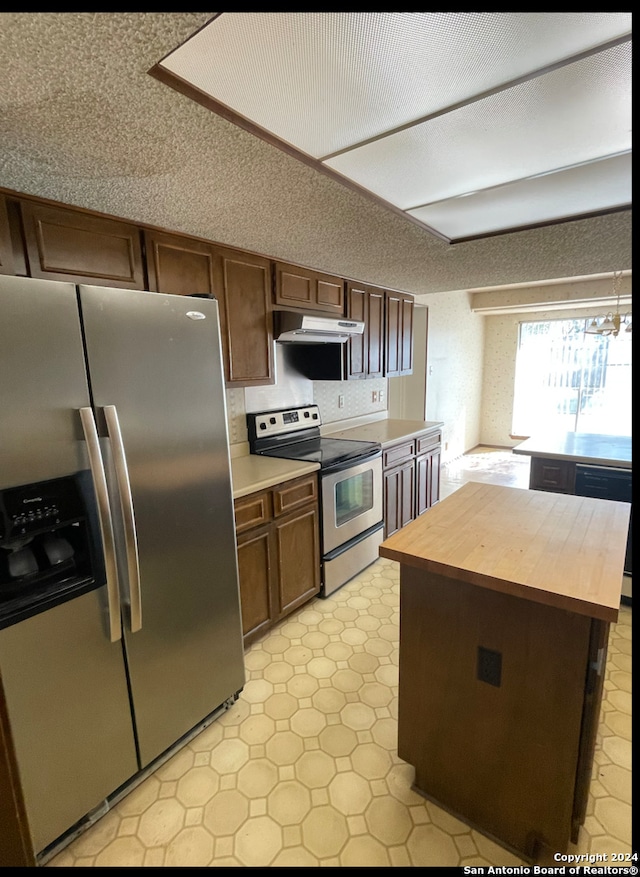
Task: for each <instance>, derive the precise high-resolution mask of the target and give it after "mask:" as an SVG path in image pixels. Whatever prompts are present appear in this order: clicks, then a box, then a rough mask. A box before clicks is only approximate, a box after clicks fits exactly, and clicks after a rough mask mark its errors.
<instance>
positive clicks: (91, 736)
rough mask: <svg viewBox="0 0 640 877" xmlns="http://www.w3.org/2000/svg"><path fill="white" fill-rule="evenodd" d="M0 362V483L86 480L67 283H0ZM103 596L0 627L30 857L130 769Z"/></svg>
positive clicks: (121, 683)
mask: <svg viewBox="0 0 640 877" xmlns="http://www.w3.org/2000/svg"><path fill="white" fill-rule="evenodd" d="M0 357H1V363H2V364H1V367H0V398H1V399H2V411H1V414H0V488H6V487H11V486H14V485H19V484H24V483H31V482H33V481H36V480H37V481H46V480H49V479H53V478H58V477H62V476H65V475H72V474H74V473H76V472H78V471H83V472H84V473H85V474H86V475H87V477H86V478H83V483H84V484H86V485H88V484H89V482H90V479H89V477H88V473H87V472H85V470H87V469H88V466H89V462H88V455H87V451H86V444H85V441H84V437H83V432H82V424H81V418H80V414H79V409H81V408H84V407H86V406H88V405H89V404H90V400H89V388H88V384H87V377H86V370H85V359H84V352H83V346H82V336H81V329H80V321H79V317H78V302H77V296H76V287H75V286H74V285H72V284H69V283H58V282H55V281H51V280H39V279H38V280H33V279H31V278H24V277H4V276H0ZM89 489H90V488H89V487H88V486H87V491H89ZM86 499H87V501H88V502H90V503H94V502H95V497H94V496H93V495H90V496H89V495H88V496H87V497H86ZM103 574H104V571H103V570H102V569H101V570H100V571H99V575H100V576H103ZM106 590H107V589H106V587H105V585H104V584H103V585H102V586H101V587H98V588H97V589H95V590H93V591H90V592H89V593H87V594H84V595H82V596H80V597H76V598H75V599H72V600H69V601H68V602H66V603H63V604H61V605H59V606H55V607H53V608H51V609H48V610H47V611H46V612H43V613H41V614H39V615H35V616H33V617H31V618H27V619H26V620H24V621H20V622H18V623H17V624H14V625H13V626H10V627H6V628H5V629H3V630H1V631H0V678H1V680H2V684H3V687H4V691H5V696H6V701H7V710H8V713H9V720H10V723H11V729H12V737H13V742H14V745H15V749H16V754H17V761H18V769H19V772H20V777H21V781H22V783H23V786H24V794H25V800H26V806H27V814H28V818H29V825H30V829H31V832H32V834H33V838H34V844H35V850H36V851H41V850H42V849H43V847H44V846H46V845H47V844H49V843H50V842H51V841H53V840H54V839H55V838H56V836H57V835H58V834H59V833H60V832H62V831H65V830H66V829H68V828H69V827H70V826H71V825H72V824H73V823H74V822H75V821H76V820H77V819H79V818H81V817H82V816H84V814H85V813H86V812H87V811H88V810H90V809H92V808H93V807H95V806H96V805H97V804H98V803H100V801H102V800H103V799H104V798H105V797H106V796H107V795H109V794H111V792H113V790H114V789H115V788H117V786H118V785H119V784H120V783H122V782H123V780H125V779H127V778H128V777H130V776H132V775H133V774H134V773H135V771H136V770H137V761H136V752H135V740H134V736H133V726H132V720H131V710H130V707H129V700H128V692H127V684H126V675H125V672H124V661H123V654H122V642H121V641H117V642H115V643H112V642H111V641H110V632H109V614H108V612H109V603H108V600H107V593H106Z"/></svg>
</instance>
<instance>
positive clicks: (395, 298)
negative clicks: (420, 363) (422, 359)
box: [385, 291, 414, 378]
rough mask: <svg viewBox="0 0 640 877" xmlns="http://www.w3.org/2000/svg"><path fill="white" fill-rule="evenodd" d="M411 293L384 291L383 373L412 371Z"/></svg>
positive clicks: (390, 375)
mask: <svg viewBox="0 0 640 877" xmlns="http://www.w3.org/2000/svg"><path fill="white" fill-rule="evenodd" d="M413 308H414V300H413V296H412V295H408V294H407V293H403V292H389V291H387V292H386V293H385V375H386V377H388V378H392V377H399V376H401V375H410V374H411V373H412V371H413Z"/></svg>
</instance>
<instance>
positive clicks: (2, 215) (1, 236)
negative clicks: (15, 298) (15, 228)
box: [0, 195, 14, 274]
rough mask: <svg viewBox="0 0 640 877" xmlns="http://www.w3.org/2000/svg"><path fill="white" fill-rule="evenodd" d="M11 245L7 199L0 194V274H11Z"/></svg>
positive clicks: (12, 271)
mask: <svg viewBox="0 0 640 877" xmlns="http://www.w3.org/2000/svg"><path fill="white" fill-rule="evenodd" d="M13 273H14V264H13V246H12V244H11V232H10V231H9V212H8V210H7V199H6V198H5V197H4V195H0V274H13Z"/></svg>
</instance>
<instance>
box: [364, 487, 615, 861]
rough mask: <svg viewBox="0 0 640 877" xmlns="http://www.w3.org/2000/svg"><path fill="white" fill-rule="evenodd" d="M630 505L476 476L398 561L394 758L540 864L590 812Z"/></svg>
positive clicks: (414, 527)
mask: <svg viewBox="0 0 640 877" xmlns="http://www.w3.org/2000/svg"><path fill="white" fill-rule="evenodd" d="M628 522H629V506H628V505H627V504H625V503H618V502H603V501H602V500H596V499H593V498H590V497H577V496H568V495H564V494H558V493H550V492H542V491H532V490H523V489H520V488H512V487H501V486H497V485H491V484H480V483H477V482H468V483H467V484H465V485H464V486H463V487H461V488H460V489H459V490H457V491H455V492H454V493H453V494H451V495H450V496H448V497H447V498H446V499H444V500H442V501H441V502H440V503H438V504H437V505H436V506H434V507H433V508H432V509H430V510H429V511H428V512H427V513H426V514H424V515H423V516H421V517H420V518H418V519H417V520H415V521H413V522H411V523H410V524H408V525H407V526H405V527H404V528H403V529H402V530H400V531H399V532H398V533H396V534H394V535H393V536H391V537H390V538H389V539H387V540H386V541H385V542H383V543H382V545H381V546H380V549H379V551H380V555H381V556H383V557H387V558H390V559H392V560H396V561H398V562H399V563H400V661H399V664H400V682H399V713H398V755H399V756H400V757H401V758H402V759H404V760H405V761H407V762H408V763H409V764H411V765H413V766H414V768H415V778H414V789H415V790H416V791H418V792H420V793H421V794H423V795H424V796H426V797H427V798H430V799H432V800H434V801H435V802H437V803H438V804H439V805H440V806H442V807H444V808H445V809H447V810H449V811H450V812H451V813H453V814H454V815H455V816H457V817H458V818H460V819H462V820H463V821H465V822H467V823H468V824H470V825H471V826H473V827H475V828H477V829H478V830H480V831H482V832H483V833H485V834H487V835H488V836H490V837H492V838H493V839H495V840H496V841H498V842H500V843H501V844H503V845H504V846H506V847H507V848H508V849H510V850H512V851H514V852H516V853H517V854H518V855H520V856H523V857H525V858H527V859H529V860H531V861H536V860H538V859H539V858H541V857H542V856H543V855H548V854H549V853H553V852H564V851H566V848H567V845H568V843H569V841H570V840H571V841H572V842H576V841H577V838H578V831H579V828H580V825H581V824H582V823H583V822H584V819H585V814H586V805H587V797H588V790H589V782H590V777H591V768H592V763H593V753H594V748H595V737H596V729H597V724H598V716H599V711H600V703H601V699H602V687H603V673H604V666H605V661H606V652H607V643H608V635H609V625H610V623H611V622H615V621H616V620H617V617H618V607H619V604H620V589H621V583H622V573H623V560H624V551H625V544H626V538H627V527H628Z"/></svg>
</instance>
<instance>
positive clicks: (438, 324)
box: [389, 291, 484, 463]
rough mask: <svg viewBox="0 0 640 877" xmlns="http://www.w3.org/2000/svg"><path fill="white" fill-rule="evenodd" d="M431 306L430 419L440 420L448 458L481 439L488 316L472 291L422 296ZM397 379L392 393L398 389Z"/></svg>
mask: <svg viewBox="0 0 640 877" xmlns="http://www.w3.org/2000/svg"><path fill="white" fill-rule="evenodd" d="M416 302H417V303H419V304H421V305H426V307H427V308H428V309H429V319H428V325H429V328H428V349H427V380H426V392H427V405H426V419H427V420H440V421H442V422H443V423H444V427H443V430H442V462H443V463H446V462H447V461H448V460H452V459H454V458H455V457H458V456H460V454H464V453H465V451H468V450H470V449H471V448H474V447H476V445H478V444H480V440H481V436H480V420H481V416H480V415H481V410H480V404H481V399H482V361H483V350H484V319H483V318H482V317H481V316H479V315H478V314H474V313H473V312H472V311H471V309H470V307H469V295H468V293H467V292H466V291H460V292H447V293H433V294H429V295H422V296H419V297H418V298H417V299H416ZM396 380H402V378H394V379H393V380H392V381H390V384H391V387H390V390H389V392H390V394H391V395H392V396H393V394H394V385H395V381H396Z"/></svg>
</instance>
